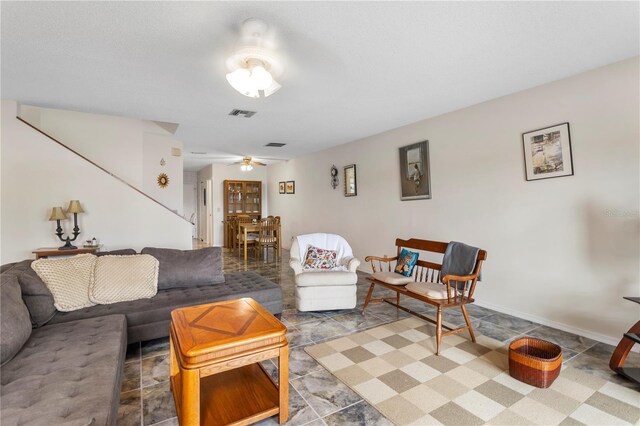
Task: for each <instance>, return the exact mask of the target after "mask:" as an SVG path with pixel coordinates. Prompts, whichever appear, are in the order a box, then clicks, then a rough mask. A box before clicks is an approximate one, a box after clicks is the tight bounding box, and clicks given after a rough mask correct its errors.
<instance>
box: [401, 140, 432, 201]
mask: <svg viewBox="0 0 640 426" xmlns="http://www.w3.org/2000/svg"><path fill="white" fill-rule="evenodd" d="M430 169H431V168H430V166H429V141H423V142H418V143H414V144H413V145H407V146H403V147H401V148H400V191H401V195H400V199H401V200H402V201H406V200H424V199H429V198H431V177H430Z"/></svg>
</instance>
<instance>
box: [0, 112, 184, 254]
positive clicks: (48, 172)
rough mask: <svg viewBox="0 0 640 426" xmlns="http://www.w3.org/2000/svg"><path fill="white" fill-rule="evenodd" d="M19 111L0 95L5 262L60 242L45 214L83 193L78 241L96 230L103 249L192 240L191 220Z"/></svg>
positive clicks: (0, 231) (0, 233)
mask: <svg viewBox="0 0 640 426" xmlns="http://www.w3.org/2000/svg"><path fill="white" fill-rule="evenodd" d="M16 115H17V103H16V102H15V101H12V100H2V121H1V123H2V129H1V137H2V138H1V142H0V155H1V160H0V168H1V178H2V180H1V189H2V193H1V194H2V197H1V203H0V214H1V219H0V240H1V241H0V262H1V263H2V264H4V263H7V262H12V261H17V260H22V259H26V258H30V257H31V258H32V257H33V255H32V254H31V251H32V250H33V249H35V248H37V247H46V246H48V247H55V246H59V245H60V242H59V241H58V239H57V236H56V235H55V234H54V232H55V227H56V224H55V222H49V221H47V219H48V218H49V214H50V212H51V208H52V207H54V206H62V207H65V208H66V207H67V205H68V202H69V200H71V199H78V200H80V202H81V203H82V206H83V208H84V210H85V212H86V213H84V214H80V215H78V219H79V226H80V230H81V231H82V234H80V236H79V237H78V243H80V244H81V243H82V241H83V240H85V239H90V238H92V237H94V236H95V237H96V238H98V239H100V240H101V241H102V243H103V244H104V247H103V250H110V249H116V248H125V247H132V248H134V249H136V250H140V249H142V248H143V247H145V246H156V247H172V248H178V249H189V248H191V225H190V224H189V222H187V221H186V220H183V219H182V218H180V217H178V216H176V215H175V214H173V213H172V212H171V211H169V210H167V209H165V208H164V207H162V206H161V205H159V204H157V203H156V202H154V201H153V200H150V199H148V198H147V197H145V196H143V195H142V194H140V193H138V192H137V191H135V190H134V189H132V188H130V187H129V186H127V185H126V184H124V183H123V182H121V181H119V180H117V179H115V178H114V177H113V176H111V175H109V174H108V173H105V172H104V171H102V170H100V169H99V168H97V167H95V166H94V165H92V164H91V163H89V162H87V161H86V160H84V159H82V158H81V157H79V156H78V155H76V154H74V153H73V152H71V151H69V150H67V149H66V148H64V147H62V146H60V145H59V144H57V143H55V142H54V141H52V140H50V139H49V138H47V137H46V136H44V135H42V134H40V133H39V132H37V131H35V130H33V129H32V128H30V127H29V126H27V125H26V124H24V123H22V122H20V121H19V120H17V119H16ZM114 155H115V154H114ZM140 167H142V166H140ZM181 178H182V176H181V174H180V180H181ZM179 186H180V189H182V184H181V183H180V185H179ZM180 202H182V198H181V196H180ZM72 227H73V220H67V221H63V228H64V229H65V231H70V230H71V229H72Z"/></svg>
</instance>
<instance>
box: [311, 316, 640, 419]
mask: <svg viewBox="0 0 640 426" xmlns="http://www.w3.org/2000/svg"><path fill="white" fill-rule="evenodd" d="M434 336H435V328H434V327H433V325H431V324H429V323H427V322H425V321H423V320H421V319H418V318H406V319H404V320H401V321H397V322H394V323H391V324H386V325H383V326H380V327H376V328H372V329H369V330H367V331H363V332H360V333H357V334H353V335H351V336H346V337H341V338H339V339H336V340H332V341H330V342H325V343H321V344H318V345H314V346H308V347H307V348H305V350H306V352H307V353H308V354H309V355H311V356H312V357H313V358H314V359H316V360H317V361H318V362H319V363H320V364H322V365H323V366H324V367H325V368H326V369H327V370H329V371H330V372H331V373H332V374H334V375H335V376H336V377H338V378H339V379H340V380H341V381H342V382H344V383H345V384H346V385H347V386H349V387H350V388H351V389H353V390H354V391H355V392H357V393H358V394H360V395H361V396H362V398H364V399H366V400H367V401H368V402H369V403H370V404H371V405H373V406H374V407H375V408H376V409H378V411H380V412H381V413H382V414H383V415H384V416H385V417H387V418H388V419H389V420H391V421H392V422H393V423H395V424H397V425H409V424H413V425H432V424H435V425H439V424H444V425H481V424H493V425H530V424H537V425H557V424H562V425H580V424H594V425H604V424H615V425H623V424H637V422H638V421H639V420H640V407H639V405H640V395H639V394H638V392H636V391H634V390H631V389H627V388H625V387H622V386H619V385H617V384H614V383H611V382H607V381H605V380H603V379H601V378H599V377H596V376H594V375H590V374H588V373H584V372H582V371H579V370H577V369H574V368H563V370H562V372H561V373H560V377H558V379H557V380H556V381H555V382H554V383H553V385H552V386H551V387H549V388H547V389H538V388H535V387H533V386H529V385H527V384H525V383H522V382H519V381H517V380H515V379H513V378H512V377H511V376H509V365H508V357H507V354H508V345H504V344H503V343H501V342H498V341H496V340H493V339H490V338H488V337H486V336H478V337H477V343H473V342H471V341H470V340H468V339H466V338H464V337H461V335H452V336H447V337H444V338H443V339H442V346H441V352H440V356H436V355H435V346H436V345H435V337H434Z"/></svg>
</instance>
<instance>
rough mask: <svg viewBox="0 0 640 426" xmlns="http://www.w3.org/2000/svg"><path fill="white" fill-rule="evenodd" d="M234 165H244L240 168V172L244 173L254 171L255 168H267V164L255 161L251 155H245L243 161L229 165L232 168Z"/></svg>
mask: <svg viewBox="0 0 640 426" xmlns="http://www.w3.org/2000/svg"><path fill="white" fill-rule="evenodd" d="M234 164H242V165H241V166H240V170H242V171H243V172H248V171H250V170H253V166H266V164H265V163H261V162H260V161H253V160H252V159H251V156H250V155H245V156H244V157H243V158H242V160H241V161H236V162H235V163H231V164H229V165H230V166H232V165H234Z"/></svg>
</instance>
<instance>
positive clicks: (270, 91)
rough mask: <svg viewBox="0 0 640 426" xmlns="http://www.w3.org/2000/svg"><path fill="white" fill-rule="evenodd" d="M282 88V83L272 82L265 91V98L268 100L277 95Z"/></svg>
mask: <svg viewBox="0 0 640 426" xmlns="http://www.w3.org/2000/svg"><path fill="white" fill-rule="evenodd" d="M281 88H282V86H281V85H280V83H278V82H277V81H275V80H272V81H271V85H270V86H269V87H267V88H266V89H264V97H265V98H266V97H267V96H271V95H273V94H274V93H276V92H277V91H278V90H280V89H281Z"/></svg>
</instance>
